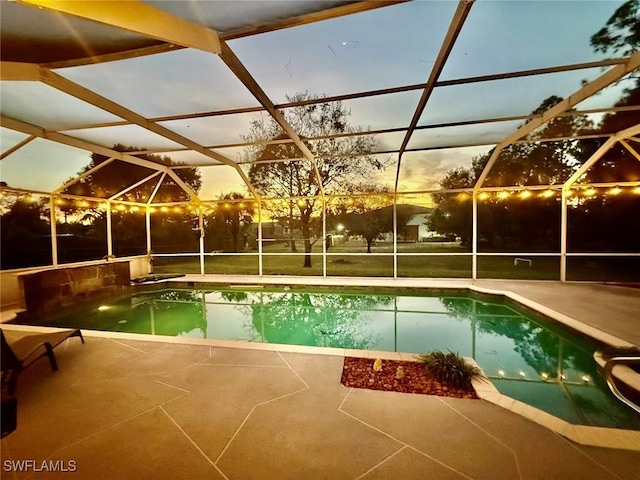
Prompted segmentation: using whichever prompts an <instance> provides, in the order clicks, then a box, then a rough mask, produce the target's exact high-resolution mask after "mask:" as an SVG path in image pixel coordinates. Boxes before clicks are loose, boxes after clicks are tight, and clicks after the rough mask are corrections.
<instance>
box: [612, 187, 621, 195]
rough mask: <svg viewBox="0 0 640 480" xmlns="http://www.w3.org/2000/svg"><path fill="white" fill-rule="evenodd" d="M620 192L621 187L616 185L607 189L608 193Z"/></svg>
mask: <svg viewBox="0 0 640 480" xmlns="http://www.w3.org/2000/svg"><path fill="white" fill-rule="evenodd" d="M620 192H622V189H621V188H620V187H619V186H617V185H616V186H615V187H613V188H612V189H610V190H609V195H618V194H619V193H620Z"/></svg>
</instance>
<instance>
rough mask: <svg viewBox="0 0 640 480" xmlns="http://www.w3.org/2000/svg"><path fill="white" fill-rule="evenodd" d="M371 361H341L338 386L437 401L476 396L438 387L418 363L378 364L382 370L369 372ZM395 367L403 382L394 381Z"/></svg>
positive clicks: (458, 389)
mask: <svg viewBox="0 0 640 480" xmlns="http://www.w3.org/2000/svg"><path fill="white" fill-rule="evenodd" d="M374 362H375V359H373V358H355V357H345V359H344V367H343V368H342V379H341V383H342V384H343V385H344V386H346V387H353V388H368V389H370V390H384V391H387V392H402V393H420V394H423V395H438V396H441V397H455V398H478V396H477V395H476V392H475V391H474V390H473V389H471V390H466V389H461V388H456V387H453V386H451V385H446V384H443V383H440V382H439V381H438V380H436V379H435V378H433V377H432V376H431V375H429V373H428V372H427V371H426V370H425V369H424V366H423V365H422V363H420V362H409V361H397V360H382V370H381V371H380V372H376V371H375V370H374V369H373V363H374ZM399 366H402V368H403V370H404V378H401V379H396V371H397V369H398V367H399Z"/></svg>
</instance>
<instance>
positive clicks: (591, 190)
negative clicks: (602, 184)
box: [584, 187, 597, 197]
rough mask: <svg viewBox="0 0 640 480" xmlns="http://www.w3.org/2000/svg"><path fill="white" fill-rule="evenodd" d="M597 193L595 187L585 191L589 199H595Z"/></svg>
mask: <svg viewBox="0 0 640 480" xmlns="http://www.w3.org/2000/svg"><path fill="white" fill-rule="evenodd" d="M596 193H597V192H596V189H595V188H593V187H589V188H587V189H586V190H585V191H584V194H585V195H586V196H588V197H593V196H594V195H595V194H596Z"/></svg>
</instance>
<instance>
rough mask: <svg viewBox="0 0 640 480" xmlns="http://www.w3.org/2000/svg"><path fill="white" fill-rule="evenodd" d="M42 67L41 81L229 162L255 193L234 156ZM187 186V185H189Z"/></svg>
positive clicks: (226, 163)
mask: <svg viewBox="0 0 640 480" xmlns="http://www.w3.org/2000/svg"><path fill="white" fill-rule="evenodd" d="M41 70H42V75H41V78H42V81H43V82H44V83H45V84H47V85H49V86H51V87H53V88H55V89H57V90H60V91H62V92H64V93H66V94H68V95H71V96H73V97H76V98H78V99H80V100H82V101H84V102H87V103H90V104H92V105H94V106H96V107H98V108H101V109H102V110H105V111H107V112H109V113H112V114H114V115H117V116H119V117H120V118H124V119H125V120H128V121H130V122H132V123H134V124H136V125H138V126H140V127H142V128H144V129H146V130H149V131H151V132H153V133H156V134H158V135H160V136H162V137H164V138H166V139H168V140H171V141H173V142H175V143H178V144H180V145H182V146H184V147H187V148H188V149H189V150H194V151H196V152H198V153H201V154H203V155H206V156H207V157H209V158H212V159H214V160H217V161H219V162H221V163H223V164H225V165H229V166H231V167H233V168H234V169H235V170H236V172H237V173H238V174H239V175H240V178H242V180H243V181H244V182H245V184H246V185H247V187H248V188H249V190H250V191H251V193H252V194H253V195H254V196H255V197H258V193H257V192H256V191H255V189H254V188H253V186H252V185H251V182H250V181H249V178H248V177H247V176H246V174H245V173H244V170H242V169H241V168H240V167H239V166H238V164H237V163H236V162H234V161H233V160H231V159H229V158H227V157H225V156H224V155H220V154H219V153H216V152H214V151H212V150H209V149H207V148H205V147H203V146H202V145H200V144H199V143H197V142H194V141H193V140H191V139H189V138H187V137H185V136H183V135H180V134H178V133H176V132H174V131H172V130H169V129H168V128H166V127H163V126H162V125H158V124H157V123H154V122H152V121H150V120H149V119H147V118H145V117H143V116H142V115H140V114H138V113H136V112H133V111H131V110H129V109H128V108H126V107H123V106H122V105H119V104H117V103H115V102H113V101H111V100H109V99H108V98H105V97H103V96H102V95H99V94H97V93H95V92H93V91H92V90H89V89H88V88H85V87H83V86H81V85H78V84H77V83H75V82H72V81H71V80H68V79H66V78H64V77H62V76H60V75H58V74H57V73H54V72H52V71H50V70H47V69H44V68H43V69H41ZM169 175H170V176H171V177H172V178H173V180H174V181H176V182H177V183H178V184H179V185H180V186H181V187H182V188H185V187H186V184H185V183H184V182H182V180H180V179H179V177H178V176H177V175H176V174H175V172H171V173H169ZM189 190H190V189H189ZM188 193H189V194H190V195H192V196H193V197H195V199H197V198H198V196H197V194H196V193H195V192H193V191H190V192H188Z"/></svg>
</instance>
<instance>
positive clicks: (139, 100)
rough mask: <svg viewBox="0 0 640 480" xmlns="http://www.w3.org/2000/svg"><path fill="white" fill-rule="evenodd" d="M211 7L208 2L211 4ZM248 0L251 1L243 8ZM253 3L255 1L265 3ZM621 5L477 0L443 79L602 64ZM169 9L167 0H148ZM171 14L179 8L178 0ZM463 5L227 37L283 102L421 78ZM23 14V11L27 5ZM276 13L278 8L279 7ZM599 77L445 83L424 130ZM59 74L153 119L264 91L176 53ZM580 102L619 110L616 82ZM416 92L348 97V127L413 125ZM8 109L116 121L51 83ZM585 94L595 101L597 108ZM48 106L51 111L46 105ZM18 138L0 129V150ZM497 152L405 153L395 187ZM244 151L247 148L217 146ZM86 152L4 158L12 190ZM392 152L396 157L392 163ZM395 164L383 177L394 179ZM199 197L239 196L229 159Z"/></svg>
mask: <svg viewBox="0 0 640 480" xmlns="http://www.w3.org/2000/svg"><path fill="white" fill-rule="evenodd" d="M215 3H216V2H208V3H207V4H206V5H204V4H203V6H202V8H210V9H212V10H211V11H210V12H209V13H210V14H211V15H213V14H214V9H215ZM247 3H249V2H247ZM253 3H255V8H257V9H260V8H262V9H264V8H269V7H268V4H262V5H260V2H253ZM620 3H621V2H619V1H611V0H607V1H588V0H581V1H553V2H552V1H528V0H521V1H497V0H491V1H489V0H477V1H476V3H475V4H474V5H473V7H472V8H471V12H470V14H469V17H468V18H467V20H466V23H465V25H464V28H463V29H462V32H461V33H460V36H459V38H458V40H457V41H456V44H455V46H454V48H453V50H452V52H451V55H450V57H449V60H448V62H447V64H446V66H445V68H444V70H443V72H442V75H441V77H440V79H441V80H448V79H455V78H464V77H469V76H476V75H486V74H495V73H503V72H509V71H516V70H524V69H532V68H543V67H551V66H557V65H563V64H572V63H580V62H588V61H594V60H600V59H602V58H605V56H604V55H603V54H601V53H595V52H593V50H592V48H591V47H590V45H589V38H590V36H591V35H592V34H593V33H595V32H596V31H597V30H599V29H600V28H601V27H602V26H603V25H604V24H605V22H606V21H607V19H608V18H609V17H610V16H611V14H612V13H613V12H614V11H615V9H616V8H617V7H618V6H619V4H620ZM154 5H155V6H157V7H160V8H162V2H159V3H156V4H154ZM172 5H173V6H172V8H176V5H175V4H172ZM456 5H457V2H453V1H420V0H417V1H414V2H409V3H405V4H400V5H395V6H391V7H385V8H380V9H376V10H372V11H369V12H364V13H360V14H356V15H349V16H345V17H340V18H337V19H332V20H328V21H323V22H317V23H313V24H309V25H304V26H298V27H294V28H288V29H283V30H278V31H274V32H269V33H265V34H260V35H255V36H251V37H245V38H240V39H236V40H232V41H230V42H229V46H230V48H231V49H232V50H233V51H234V52H235V54H236V55H237V56H238V57H239V59H240V60H241V61H242V62H243V63H244V65H245V66H246V67H247V69H248V70H249V72H250V73H251V74H252V75H253V77H254V78H255V79H256V81H257V82H258V84H259V85H260V86H261V87H262V88H263V90H264V91H265V92H266V93H267V94H268V95H269V96H270V98H271V99H272V100H273V101H274V102H275V103H276V104H277V103H282V102H285V101H286V98H287V95H293V94H295V93H297V92H305V91H308V92H309V93H311V94H314V95H336V94H344V93H352V92H358V91H365V90H372V89H378V88H388V87H394V86H399V85H406V84H414V83H421V82H425V81H426V79H427V78H428V76H429V72H430V68H431V66H432V65H433V61H434V60H435V58H436V55H437V52H438V50H439V48H440V45H441V43H442V40H443V38H444V35H445V33H446V30H447V28H448V26H449V22H450V20H451V18H452V16H453V13H454V11H455V8H456ZM25 8H29V7H25ZM279 8H280V9H281V8H282V5H280V6H279ZM602 72H603V70H602V69H598V68H596V69H589V70H580V71H573V72H563V73H556V74H549V75H543V76H535V77H528V78H519V79H511V80H501V81H493V82H483V83H480V84H472V85H460V86H452V87H438V88H436V89H435V90H434V92H433V94H432V97H431V98H430V100H429V102H428V104H427V107H426V109H425V111H424V112H423V114H422V116H421V118H420V120H419V123H418V124H419V125H427V124H431V123H440V122H451V121H461V120H472V119H481V118H488V117H489V118H490V117H500V116H509V115H526V114H528V113H530V112H531V110H533V109H534V108H536V107H537V106H538V105H539V104H540V103H541V102H542V100H544V99H545V98H547V97H548V96H549V95H552V94H555V95H560V96H566V95H569V94H571V93H572V92H574V91H576V90H578V89H579V88H580V86H581V81H582V80H592V79H594V78H596V77H597V76H598V75H600V74H601V73H602ZM57 73H58V74H60V75H62V76H64V77H66V78H68V79H70V80H72V81H74V82H77V83H79V84H81V85H83V86H85V87H87V88H90V89H92V90H94V91H96V92H97V93H99V94H101V95H104V96H106V97H108V98H110V99H111V100H113V101H115V102H117V103H120V104H121V105H123V106H125V107H127V108H129V109H131V110H133V111H135V112H136V113H139V114H141V115H144V116H147V117H155V116H164V115H172V114H184V113H190V112H202V111H211V110H219V109H228V108H239V107H250V106H256V105H258V102H257V101H256V99H255V98H254V97H253V96H252V95H251V93H250V92H249V91H248V90H247V89H246V88H245V87H244V86H243V85H242V84H241V82H240V81H239V80H238V79H237V78H236V77H235V76H234V75H233V73H232V72H231V71H230V70H229V69H228V68H227V67H226V65H224V63H223V62H222V61H221V60H220V59H219V58H217V57H216V56H214V55H212V54H208V53H204V52H199V51H194V50H180V51H175V52H169V53H165V54H161V55H151V56H146V57H140V58H135V59H129V60H122V61H118V62H110V63H103V64H99V65H87V66H82V67H73V68H65V69H60V70H57ZM609 90H610V91H609V93H608V94H606V95H600V96H598V97H595V98H594V99H593V100H589V101H588V102H585V104H586V105H587V106H589V107H593V106H608V105H612V104H613V102H614V101H615V99H616V98H617V96H618V95H619V91H620V89H619V87H618V88H612V89H609ZM419 96H420V92H419V91H418V92H415V91H412V92H405V93H398V94H392V95H385V96H382V97H372V98H365V99H357V100H351V101H345V102H344V105H345V106H346V107H347V108H348V109H349V110H350V111H351V116H350V122H351V125H352V126H358V127H362V128H365V129H366V128H373V129H379V128H396V127H406V126H407V125H408V124H409V121H410V120H411V118H412V116H413V114H414V111H415V108H416V104H417V101H418V98H419ZM0 100H1V103H0V105H1V108H2V114H3V115H6V116H9V117H14V118H17V119H20V120H23V121H27V122H29V123H34V124H37V125H40V126H42V127H44V128H55V129H58V128H63V129H64V128H73V127H77V126H81V125H83V124H86V123H100V122H107V121H112V120H114V119H115V117H114V116H113V115H111V114H109V113H106V112H102V111H100V110H99V109H97V108H95V107H92V106H91V105H88V104H85V103H84V102H82V101H80V100H77V99H74V98H71V97H69V96H67V95H65V94H63V93H61V92H58V91H56V90H55V89H53V88H51V87H48V86H46V85H44V84H38V83H26V82H3V84H2V86H1V89H0ZM589 102H590V103H589ZM43 106H46V108H43ZM261 115H265V114H264V113H251V114H237V115H230V116H224V117H213V118H207V119H192V120H180V121H170V122H163V123H162V124H163V125H164V126H166V127H167V128H169V129H172V130H174V131H176V132H179V133H180V134H182V135H184V136H187V137H189V138H191V139H193V140H195V141H197V142H200V143H202V144H204V145H220V144H227V143H236V142H240V141H242V136H243V135H246V134H247V133H248V128H249V125H250V122H251V121H252V120H254V119H257V118H260V116H261ZM518 125H519V122H503V123H500V124H487V125H476V126H472V127H455V128H453V127H452V128H443V129H435V130H422V131H418V132H416V133H415V134H414V136H413V137H412V139H411V142H410V143H409V148H416V147H427V146H441V145H450V144H452V143H453V144H456V143H462V144H464V143H482V142H498V141H500V140H501V139H502V138H504V137H505V136H506V135H508V134H509V133H510V132H512V131H513V130H515V129H516V128H517V127H518ZM64 133H66V134H68V135H72V136H77V137H79V138H82V139H86V140H89V141H92V142H95V143H98V144H100V145H104V146H107V147H111V146H112V145H113V144H115V143H123V144H128V145H133V146H137V147H141V148H168V149H171V148H180V146H178V145H176V144H174V143H173V142H170V141H167V140H166V139H163V138H162V137H159V136H157V135H155V134H153V133H151V132H148V131H146V130H144V129H143V128H141V127H138V126H118V127H106V128H98V129H85V130H68V131H65V132H64ZM22 138H24V136H23V135H20V134H16V133H14V132H11V131H8V130H7V129H4V128H2V129H0V144H1V147H2V150H3V151H4V150H6V149H7V148H10V147H11V146H12V145H15V143H16V142H18V141H20V140H21V139H22ZM378 139H379V142H380V143H379V148H381V149H386V148H398V147H399V145H400V143H401V142H402V139H403V135H402V134H386V135H384V136H380V137H379V138H378ZM489 148H490V147H487V146H483V147H467V148H461V149H447V150H431V151H428V152H420V153H407V154H406V155H405V156H404V157H403V160H402V168H401V173H400V183H399V190H400V191H415V190H420V189H433V188H437V186H438V182H439V180H440V179H441V178H442V176H443V175H444V174H445V173H446V172H447V171H448V170H450V169H451V168H454V167H457V166H460V165H462V166H468V165H470V163H471V160H472V158H473V157H475V156H478V155H481V154H483V153H485V152H486V151H488V149H489ZM218 152H219V153H222V154H224V155H227V156H228V157H229V158H232V159H235V160H237V159H239V158H240V156H241V155H242V149H238V148H232V149H219V150H218ZM169 155H170V156H172V158H175V159H176V160H193V161H203V160H206V161H208V159H207V157H204V156H202V155H200V154H193V153H190V154H185V153H175V154H169ZM89 157H90V154H89V153H88V152H85V151H82V150H78V149H75V148H71V147H66V146H60V145H55V144H53V143H52V142H49V141H47V140H36V141H33V142H31V143H29V144H28V145H27V146H25V147H23V148H22V149H20V150H18V151H17V152H16V153H14V154H12V155H10V156H9V157H7V158H5V159H4V160H2V162H1V164H0V176H1V178H2V181H5V182H7V183H8V184H9V185H11V186H15V187H22V188H30V189H35V190H42V191H50V190H52V189H55V188H56V187H57V186H59V185H60V184H62V183H63V182H64V181H66V180H67V179H68V178H70V177H71V176H73V175H74V174H75V173H76V172H77V171H78V170H80V169H81V168H82V166H84V165H86V164H87V163H88V161H89ZM396 160H397V159H396ZM396 168H397V163H396V162H395V161H394V162H393V163H392V164H391V166H390V167H389V168H388V169H387V170H386V171H385V172H381V173H380V174H379V175H378V180H379V181H380V182H382V183H387V184H388V185H391V186H393V184H394V183H395V174H396ZM201 172H202V174H203V179H204V185H203V188H202V191H201V198H203V199H205V200H207V199H215V198H217V197H218V195H220V194H221V193H226V192H229V191H238V190H240V191H242V190H243V182H242V180H241V179H240V176H239V175H238V174H237V172H235V171H234V169H233V168H230V167H207V168H202V169H201Z"/></svg>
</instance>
